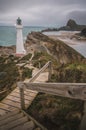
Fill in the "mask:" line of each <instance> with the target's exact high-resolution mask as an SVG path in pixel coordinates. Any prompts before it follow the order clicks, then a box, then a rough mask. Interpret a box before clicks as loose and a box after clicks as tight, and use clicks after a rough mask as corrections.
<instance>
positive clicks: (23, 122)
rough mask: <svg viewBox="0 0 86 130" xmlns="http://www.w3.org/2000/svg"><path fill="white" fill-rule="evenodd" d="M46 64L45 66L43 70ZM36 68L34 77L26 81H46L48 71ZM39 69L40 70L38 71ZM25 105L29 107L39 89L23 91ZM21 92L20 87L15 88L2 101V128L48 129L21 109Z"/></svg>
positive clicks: (2, 129) (0, 110)
mask: <svg viewBox="0 0 86 130" xmlns="http://www.w3.org/2000/svg"><path fill="white" fill-rule="evenodd" d="M48 64H49V63H48ZM45 68H46V66H44V67H43V70H44V69H45ZM43 70H42V69H40V70H39V71H38V70H37V69H36V70H35V71H34V72H33V77H32V78H31V79H29V80H25V82H36V83H37V82H46V81H47V80H48V78H49V76H48V72H43ZM37 71H38V72H37ZM23 92H24V93H23V97H24V103H25V104H24V105H25V109H27V108H28V107H29V106H30V105H31V103H32V101H33V100H34V98H35V97H36V95H37V93H38V92H37V91H33V90H25V91H23ZM21 102H22V100H21V92H20V89H19V87H17V88H15V89H14V90H13V91H12V92H11V93H10V94H9V95H8V96H7V97H6V98H5V99H3V100H2V101H1V102H0V130H19V129H21V130H47V129H46V128H44V127H43V126H42V125H40V124H39V123H38V122H37V121H35V120H34V119H33V118H32V117H31V116H30V115H28V114H27V113H25V111H23V110H21V108H22V106H21Z"/></svg>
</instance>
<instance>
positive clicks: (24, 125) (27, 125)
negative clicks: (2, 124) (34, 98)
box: [12, 121, 35, 130]
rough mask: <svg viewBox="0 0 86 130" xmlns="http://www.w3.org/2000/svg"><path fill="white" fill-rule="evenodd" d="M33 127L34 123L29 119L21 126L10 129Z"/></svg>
mask: <svg viewBox="0 0 86 130" xmlns="http://www.w3.org/2000/svg"><path fill="white" fill-rule="evenodd" d="M34 128H35V124H34V123H33V121H29V122H26V123H24V124H23V125H21V126H18V127H15V128H13V129H12V130H33V129H34Z"/></svg>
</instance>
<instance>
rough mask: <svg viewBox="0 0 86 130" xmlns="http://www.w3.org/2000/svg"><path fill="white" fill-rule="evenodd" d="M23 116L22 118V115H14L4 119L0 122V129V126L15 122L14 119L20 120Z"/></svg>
mask: <svg viewBox="0 0 86 130" xmlns="http://www.w3.org/2000/svg"><path fill="white" fill-rule="evenodd" d="M23 116H24V114H23V113H18V114H15V115H14V116H11V117H6V118H5V119H4V121H3V120H1V121H0V127H1V126H2V125H6V124H8V123H9V122H12V121H15V120H16V119H20V118H22V117H23Z"/></svg>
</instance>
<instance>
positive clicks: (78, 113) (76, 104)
mask: <svg viewBox="0 0 86 130" xmlns="http://www.w3.org/2000/svg"><path fill="white" fill-rule="evenodd" d="M49 60H50V61H52V68H53V74H52V78H51V81H49V82H86V64H84V63H83V62H81V63H80V62H74V63H71V64H58V62H57V60H56V59H55V58H53V56H50V55H49V54H47V53H43V52H42V53H38V52H36V53H35V56H34V57H33V63H34V66H35V67H39V63H40V65H41V67H42V66H43V65H45V63H46V62H47V61H49ZM83 104H84V102H83V101H80V100H73V99H68V98H64V97H63V98H62V97H58V96H53V95H47V94H43V93H40V94H38V95H37V97H36V99H35V100H34V101H33V103H32V104H31V107H30V108H29V110H28V113H29V114H31V115H32V116H33V117H34V118H35V119H36V120H38V121H39V122H40V123H42V124H43V125H44V126H45V127H47V128H48V130H57V128H58V130H77V129H79V125H80V122H81V118H82V115H83Z"/></svg>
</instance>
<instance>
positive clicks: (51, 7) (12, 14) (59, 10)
mask: <svg viewBox="0 0 86 130" xmlns="http://www.w3.org/2000/svg"><path fill="white" fill-rule="evenodd" d="M17 17H20V18H21V19H22V21H23V25H28V26H55V27H60V26H64V25H65V24H66V22H67V21H68V19H74V20H75V21H76V22H77V23H78V24H84V25H86V0H0V25H14V24H15V21H16V19H17Z"/></svg>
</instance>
